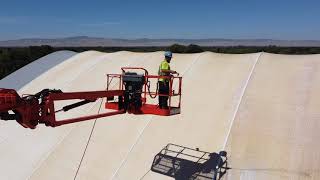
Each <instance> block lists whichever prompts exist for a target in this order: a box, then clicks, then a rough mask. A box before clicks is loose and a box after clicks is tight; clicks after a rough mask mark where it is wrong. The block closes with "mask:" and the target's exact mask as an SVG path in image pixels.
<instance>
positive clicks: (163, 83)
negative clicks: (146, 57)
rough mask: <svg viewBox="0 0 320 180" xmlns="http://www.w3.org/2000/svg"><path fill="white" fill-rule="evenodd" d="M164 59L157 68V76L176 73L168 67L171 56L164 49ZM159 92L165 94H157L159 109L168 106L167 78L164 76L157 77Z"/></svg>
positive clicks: (170, 53)
mask: <svg viewBox="0 0 320 180" xmlns="http://www.w3.org/2000/svg"><path fill="white" fill-rule="evenodd" d="M164 57H165V59H164V60H163V61H162V62H161V64H160V66H159V70H158V75H159V76H171V75H172V74H177V71H173V70H171V69H170V61H171V58H172V52H170V51H166V52H165V53H164ZM158 83H159V94H162V95H166V96H161V95H159V107H160V108H161V109H167V108H168V98H169V97H168V95H169V89H170V87H169V79H166V78H159V82H158Z"/></svg>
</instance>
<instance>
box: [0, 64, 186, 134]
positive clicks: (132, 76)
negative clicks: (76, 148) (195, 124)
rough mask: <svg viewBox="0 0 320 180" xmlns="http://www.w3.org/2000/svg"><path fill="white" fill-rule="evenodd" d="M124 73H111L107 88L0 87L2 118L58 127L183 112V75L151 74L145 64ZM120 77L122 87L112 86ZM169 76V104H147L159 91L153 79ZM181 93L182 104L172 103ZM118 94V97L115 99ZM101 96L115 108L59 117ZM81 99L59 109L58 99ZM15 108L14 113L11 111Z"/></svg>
mask: <svg viewBox="0 0 320 180" xmlns="http://www.w3.org/2000/svg"><path fill="white" fill-rule="evenodd" d="M121 69H122V74H107V81H108V82H107V90H105V91H89V92H62V91H61V90H55V89H53V90H50V89H44V90H42V91H40V92H38V93H36V94H35V95H26V96H22V97H20V96H19V95H18V93H17V92H16V91H15V90H13V89H0V119H2V120H16V121H17V122H18V123H19V124H21V125H22V126H23V127H25V128H30V129H34V128H36V126H37V125H38V124H45V125H46V126H51V127H56V126H61V125H64V124H70V123H75V122H80V121H85V120H90V119H97V118H101V117H107V116H113V115H117V114H123V113H126V112H128V113H132V114H155V115H162V116H169V115H174V114H179V113H180V102H181V81H182V78H181V77H173V76H151V75H148V71H147V70H145V69H144V68H136V67H134V68H132V67H130V68H121ZM127 70H130V71H132V70H142V71H143V72H144V73H143V74H137V73H136V72H128V71H127ZM115 78H118V79H119V87H118V89H116V90H109V89H110V87H109V85H110V84H111V81H112V80H113V79H115ZM152 78H156V79H158V78H168V79H169V81H170V92H169V94H168V95H162V96H168V97H169V108H168V109H160V108H159V107H158V106H157V105H155V104H147V96H148V95H149V96H150V97H153V98H155V97H156V96H158V95H159V94H158V92H157V91H156V92H151V91H150V81H149V80H150V79H152ZM175 79H177V80H178V86H179V87H178V92H177V93H174V90H173V87H172V86H173V81H174V80H175ZM173 96H178V98H179V99H178V106H176V107H174V106H171V97H173ZM114 97H118V100H117V101H115V100H114V99H115V98H114ZM99 98H106V99H107V100H106V104H105V108H106V109H112V110H113V111H111V112H106V113H101V114H96V115H89V116H82V117H77V118H71V119H64V120H56V113H58V112H61V111H65V112H66V111H68V110H70V109H73V108H77V107H79V106H82V105H85V104H88V103H91V102H95V101H96V100H97V99H99ZM73 99H81V100H82V101H79V102H76V103H73V104H70V105H67V106H64V107H63V108H62V109H60V110H55V107H54V102H55V101H61V100H73ZM11 111H12V112H13V114H12V113H10V112H11Z"/></svg>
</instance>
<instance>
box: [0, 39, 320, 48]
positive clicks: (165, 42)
mask: <svg viewBox="0 0 320 180" xmlns="http://www.w3.org/2000/svg"><path fill="white" fill-rule="evenodd" d="M175 43H177V44H182V45H189V44H197V45H199V46H269V45H275V46H289V47H297V46H304V47H320V41H317V40H272V39H112V38H97V37H87V36H77V37H67V38H56V39H40V38H39V39H38V38H32V39H18V40H7V41H0V47H25V46H40V45H50V46H53V47H79V46H82V47H84V46H85V47H93V46H106V47H111V46H113V47H128V46H169V45H172V44H175Z"/></svg>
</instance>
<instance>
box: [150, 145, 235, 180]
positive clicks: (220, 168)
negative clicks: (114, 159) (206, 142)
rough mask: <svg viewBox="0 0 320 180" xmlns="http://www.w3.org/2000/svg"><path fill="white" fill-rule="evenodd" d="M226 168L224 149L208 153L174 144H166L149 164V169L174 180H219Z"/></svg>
mask: <svg viewBox="0 0 320 180" xmlns="http://www.w3.org/2000/svg"><path fill="white" fill-rule="evenodd" d="M228 169H230V168H229V167H228V163H227V153H226V152H225V151H220V152H219V154H218V153H215V152H213V153H209V152H205V151H200V150H199V149H198V148H196V149H192V148H188V147H184V146H180V145H176V144H168V145H166V146H165V147H164V148H163V149H162V150H161V151H160V152H159V153H158V154H157V155H156V156H155V157H154V160H153V163H152V166H151V171H153V172H156V173H160V174H162V175H165V176H169V177H172V178H175V179H176V180H188V179H203V180H219V179H221V178H222V177H223V176H224V175H225V174H226V172H227V170H228Z"/></svg>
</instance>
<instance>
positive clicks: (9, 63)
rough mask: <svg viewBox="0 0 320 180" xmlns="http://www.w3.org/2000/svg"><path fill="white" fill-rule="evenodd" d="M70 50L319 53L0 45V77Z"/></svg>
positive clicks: (308, 50)
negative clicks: (56, 52)
mask: <svg viewBox="0 0 320 180" xmlns="http://www.w3.org/2000/svg"><path fill="white" fill-rule="evenodd" d="M60 50H70V51H74V52H83V51H88V50H96V51H101V52H116V51H132V52H154V51H165V50H170V51H172V52H173V53H199V52H204V51H211V52H216V53H228V54H243V53H255V52H262V51H263V52H268V53H275V54H320V47H278V46H264V47H255V46H252V47H248V46H233V47H201V46H198V45H194V44H191V45H188V46H185V45H180V44H173V45H171V46H168V47H166V46H164V47H51V46H47V45H44V46H30V47H0V79H3V78H4V77H5V76H7V75H8V74H10V73H12V72H14V71H16V70H17V69H19V68H21V67H23V66H25V65H27V64H29V63H31V62H33V61H35V60H37V59H39V58H41V57H43V56H45V55H48V54H50V53H52V52H55V51H60Z"/></svg>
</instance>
